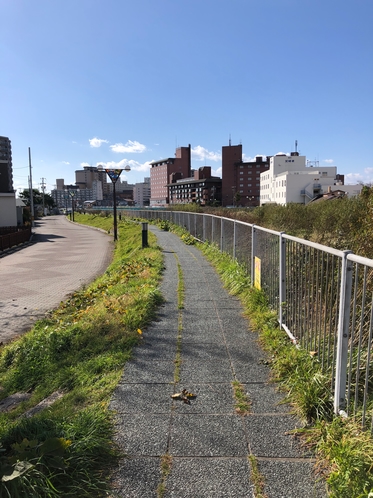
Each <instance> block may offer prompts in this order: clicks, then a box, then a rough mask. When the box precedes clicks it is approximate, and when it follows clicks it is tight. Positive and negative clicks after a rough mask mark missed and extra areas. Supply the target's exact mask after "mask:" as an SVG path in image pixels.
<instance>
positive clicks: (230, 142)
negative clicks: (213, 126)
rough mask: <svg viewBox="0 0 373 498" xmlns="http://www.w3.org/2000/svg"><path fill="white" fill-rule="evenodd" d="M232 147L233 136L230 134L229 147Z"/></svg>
mask: <svg viewBox="0 0 373 498" xmlns="http://www.w3.org/2000/svg"><path fill="white" fill-rule="evenodd" d="M231 145H232V140H231V134H229V147H230V146H231Z"/></svg>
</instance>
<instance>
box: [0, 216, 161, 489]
mask: <svg viewBox="0 0 373 498" xmlns="http://www.w3.org/2000/svg"><path fill="white" fill-rule="evenodd" d="M81 220H84V222H85V223H86V224H89V223H93V224H96V222H97V224H99V225H100V227H101V228H102V229H103V230H105V231H109V230H110V227H111V224H112V219H110V218H106V217H104V218H101V217H90V216H87V215H76V221H81ZM118 232H119V240H118V242H117V244H116V248H115V252H114V258H113V262H112V264H111V265H110V267H109V268H108V270H107V271H106V272H105V274H104V275H103V276H102V277H100V278H99V279H97V280H96V281H95V282H94V283H92V284H91V285H90V286H88V287H87V288H85V289H82V290H80V291H78V292H75V293H74V294H73V295H72V296H71V298H70V299H69V300H67V301H66V302H64V303H61V305H60V307H59V308H58V309H57V310H55V311H53V312H51V313H50V314H49V316H48V317H47V318H45V319H43V320H40V321H39V322H37V323H36V324H35V326H34V327H33V329H32V330H31V331H30V332H28V333H27V334H25V335H23V336H22V337H21V338H19V339H17V340H15V341H13V342H11V343H10V344H8V345H5V346H2V347H1V350H0V385H1V388H2V390H1V392H0V396H1V398H5V397H7V396H9V395H11V394H13V393H16V392H28V393H29V394H30V398H29V399H28V400H27V401H25V402H24V403H22V404H21V405H19V406H18V407H17V408H16V409H14V410H13V411H11V412H9V413H1V414H0V441H1V447H0V464H1V475H0V477H1V478H2V486H1V488H0V498H2V497H8V496H11V497H17V496H20V497H21V496H22V497H23V496H25V497H26V496H27V497H28V496H33V497H34V498H37V497H42V496H43V497H44V496H61V495H62V496H67V497H68V496H71V497H76V496H89V497H94V496H104V494H105V492H106V491H107V490H108V489H109V478H110V470H111V469H112V468H113V466H114V464H115V462H116V461H117V458H118V457H119V453H118V450H117V448H116V447H115V445H114V444H113V419H112V414H111V412H110V411H109V409H108V405H109V401H110V399H111V396H112V393H113V391H114V389H115V387H116V385H117V384H118V381H119V380H120V377H121V375H122V371H123V366H124V364H125V363H126V361H128V359H129V358H130V357H131V354H132V348H133V347H134V346H135V345H136V344H138V342H139V341H141V338H142V330H143V328H144V327H146V325H147V324H148V323H150V321H151V320H152V319H153V317H154V315H155V310H156V309H157V307H158V306H159V304H160V303H161V302H162V298H161V295H160V293H159V290H158V286H159V281H160V278H161V273H162V270H163V261H162V254H161V252H160V250H159V248H158V247H157V246H156V244H155V237H154V236H152V234H149V245H150V247H148V248H146V249H141V227H140V226H139V225H138V224H136V223H133V222H127V221H126V222H120V223H119V224H118ZM56 390H60V391H62V392H63V393H64V396H63V397H62V398H61V399H59V400H58V401H56V402H55V403H54V404H53V405H52V406H50V407H49V408H48V409H47V410H44V411H43V412H41V413H40V414H38V415H35V416H33V417H32V418H25V417H23V416H22V415H23V413H24V412H25V411H26V410H28V409H30V408H31V407H33V406H35V405H36V404H37V403H39V402H40V401H41V400H42V399H44V398H45V397H46V396H48V395H50V394H51V393H53V392H55V391H56Z"/></svg>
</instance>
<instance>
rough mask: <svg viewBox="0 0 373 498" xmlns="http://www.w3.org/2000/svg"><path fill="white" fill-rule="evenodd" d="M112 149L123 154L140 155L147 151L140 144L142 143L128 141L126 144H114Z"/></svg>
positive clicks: (111, 146)
mask: <svg viewBox="0 0 373 498" xmlns="http://www.w3.org/2000/svg"><path fill="white" fill-rule="evenodd" d="M110 148H111V150H112V151H113V152H121V153H127V154H140V153H141V152H145V151H146V146H145V145H143V144H140V142H136V141H132V140H128V142H127V143H126V144H124V145H123V144H114V145H110Z"/></svg>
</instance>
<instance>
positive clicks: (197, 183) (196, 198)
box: [167, 166, 221, 206]
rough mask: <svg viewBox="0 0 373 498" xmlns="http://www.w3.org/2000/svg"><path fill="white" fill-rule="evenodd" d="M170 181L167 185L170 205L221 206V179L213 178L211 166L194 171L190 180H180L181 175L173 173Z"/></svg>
mask: <svg viewBox="0 0 373 498" xmlns="http://www.w3.org/2000/svg"><path fill="white" fill-rule="evenodd" d="M170 179H171V182H170V183H169V184H168V185H167V186H168V191H169V198H170V204H189V203H192V202H196V203H197V204H200V205H201V206H206V205H209V204H210V205H211V204H215V203H216V204H218V205H220V204H221V178H219V177H217V176H211V166H203V167H202V168H199V169H198V170H194V171H193V176H191V177H190V178H180V175H179V173H172V174H171V178H170Z"/></svg>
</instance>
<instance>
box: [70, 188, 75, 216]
mask: <svg viewBox="0 0 373 498" xmlns="http://www.w3.org/2000/svg"><path fill="white" fill-rule="evenodd" d="M76 193H77V190H69V195H70V197H71V214H72V220H73V221H75V219H74V197H75V194H76Z"/></svg>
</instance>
